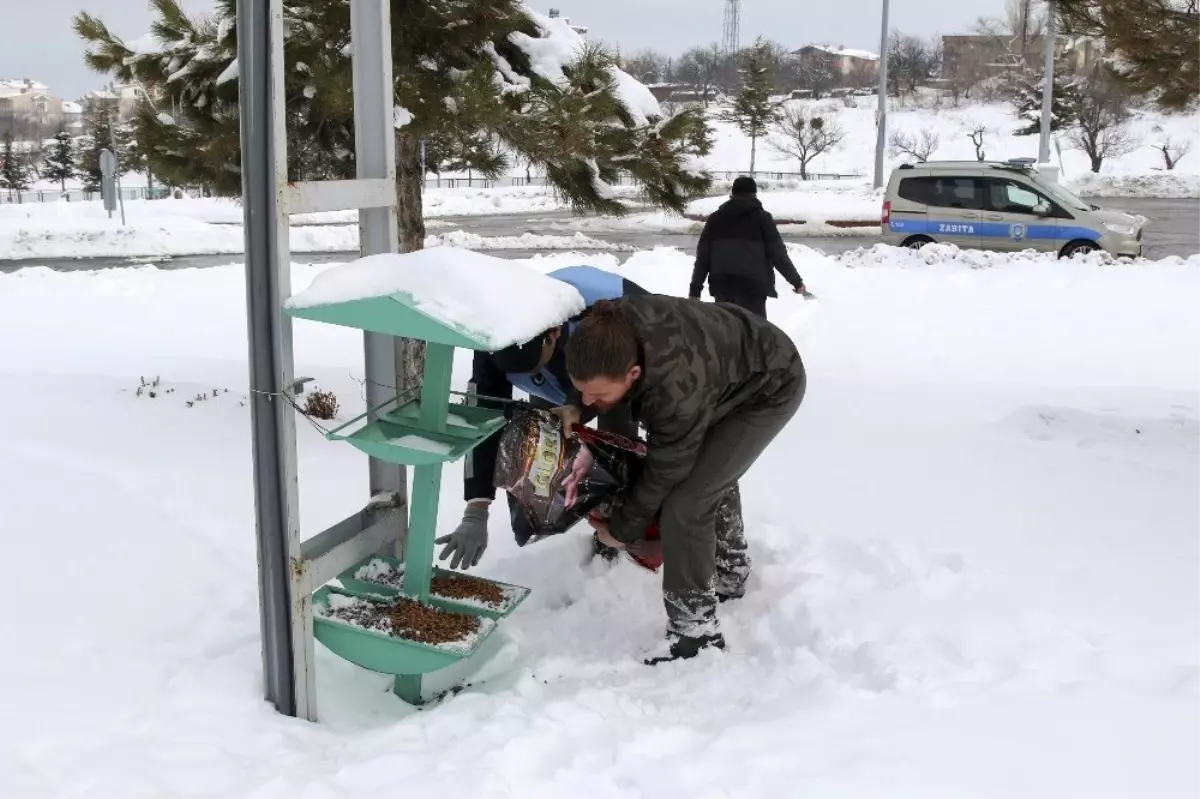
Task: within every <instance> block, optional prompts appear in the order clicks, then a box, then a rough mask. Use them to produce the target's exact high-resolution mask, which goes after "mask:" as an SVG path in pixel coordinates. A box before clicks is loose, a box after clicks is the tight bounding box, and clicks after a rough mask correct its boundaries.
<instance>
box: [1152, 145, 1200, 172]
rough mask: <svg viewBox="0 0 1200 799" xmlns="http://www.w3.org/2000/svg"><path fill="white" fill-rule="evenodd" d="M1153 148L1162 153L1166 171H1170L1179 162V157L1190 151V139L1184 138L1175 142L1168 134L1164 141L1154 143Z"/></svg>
mask: <svg viewBox="0 0 1200 799" xmlns="http://www.w3.org/2000/svg"><path fill="white" fill-rule="evenodd" d="M1154 149H1156V150H1158V151H1159V152H1161V153H1162V156H1163V163H1164V164H1166V167H1167V171H1170V170H1172V169H1174V168H1175V165H1176V164H1178V163H1179V159H1181V158H1183V157H1184V156H1185V155H1187V154H1188V153H1190V152H1191V151H1192V140H1191V139H1184V140H1183V141H1182V142H1176V141H1174V140H1172V139H1171V137H1170V136H1168V137H1167V138H1166V140H1165V141H1162V142H1159V143H1158V144H1156V145H1154Z"/></svg>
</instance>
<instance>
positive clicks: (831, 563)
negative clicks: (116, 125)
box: [0, 248, 1200, 797]
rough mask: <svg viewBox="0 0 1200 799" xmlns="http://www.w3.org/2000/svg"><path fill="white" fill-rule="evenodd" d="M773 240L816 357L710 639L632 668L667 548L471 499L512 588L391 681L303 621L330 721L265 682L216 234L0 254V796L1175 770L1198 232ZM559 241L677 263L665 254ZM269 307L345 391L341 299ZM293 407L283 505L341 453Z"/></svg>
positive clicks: (354, 374)
mask: <svg viewBox="0 0 1200 799" xmlns="http://www.w3.org/2000/svg"><path fill="white" fill-rule="evenodd" d="M793 252H794V254H795V257H796V260H797V266H798V267H799V268H800V271H801V273H802V274H803V275H804V276H805V278H806V279H807V281H808V282H809V284H810V286H811V288H812V289H813V291H814V292H815V293H816V294H817V295H818V297H820V299H819V300H817V301H807V302H806V301H804V300H802V299H801V298H799V297H796V296H795V295H788V296H785V297H781V298H780V299H779V300H772V301H771V302H770V304H769V313H770V314H771V317H772V319H773V320H774V321H775V322H776V323H777V324H779V325H780V326H781V327H783V329H785V330H786V331H787V332H788V333H789V334H790V335H791V336H792V338H793V339H794V340H795V341H796V343H797V345H798V346H799V348H800V350H801V352H802V353H803V355H804V358H805V362H806V365H807V366H808V371H809V392H808V395H807V397H806V398H805V401H804V405H803V406H802V408H801V410H800V412H799V414H798V415H797V417H796V419H795V421H794V422H793V423H792V424H791V425H790V426H789V427H788V429H786V430H785V431H784V432H783V433H782V434H781V436H780V438H779V440H778V441H776V442H775V443H774V444H773V445H772V447H771V448H770V449H768V451H767V452H766V453H765V454H764V456H763V458H762V459H761V460H760V461H759V463H757V464H756V465H755V466H754V467H753V468H752V469H751V470H750V472H749V473H748V474H747V475H746V477H745V479H744V480H743V481H742V493H743V501H744V506H745V513H746V522H747V538H748V539H749V544H750V555H751V557H752V559H753V561H754V573H753V575H752V577H751V579H750V584H749V591H748V594H747V596H746V597H745V598H744V599H742V600H739V601H737V602H731V603H727V604H725V605H722V606H721V607H720V610H719V614H720V616H721V620H722V624H723V626H724V629H725V633H726V636H727V638H728V641H729V648H728V650H727V651H726V652H724V653H710V654H706V655H704V656H702V657H700V658H698V659H696V660H694V661H690V662H687V663H681V664H674V665H668V666H663V667H660V668H657V669H653V670H651V669H647V668H645V667H643V666H642V665H640V663H639V657H640V656H642V655H644V654H646V652H647V650H649V649H651V648H652V647H653V646H655V645H656V644H657V642H658V639H659V637H660V636H661V634H662V625H663V612H662V605H661V594H660V583H661V581H660V579H659V578H658V577H657V576H654V575H650V574H649V573H647V572H645V571H644V570H642V569H640V568H638V567H636V566H634V565H632V564H628V563H624V562H620V561H618V562H617V563H615V564H613V565H607V564H603V563H599V562H588V560H587V554H588V553H589V552H590V548H591V545H590V540H589V538H588V536H587V535H585V534H583V533H580V534H578V535H564V536H557V537H555V539H553V540H548V541H544V542H540V543H537V544H534V545H531V546H529V547H526V548H523V549H520V548H518V547H517V546H516V544H515V542H514V541H513V539H512V536H511V531H510V530H509V529H508V525H507V518H506V514H505V513H503V512H499V511H497V512H493V513H492V515H491V525H492V526H491V533H492V536H491V540H490V542H489V543H490V546H489V548H488V551H487V554H486V556H485V558H484V560H483V562H482V563H481V564H480V567H479V569H478V571H477V572H473V573H480V574H482V575H484V576H488V577H494V578H496V579H499V580H502V581H504V582H507V583H512V584H516V585H525V586H529V587H531V588H532V589H533V593H532V594H531V595H530V596H529V598H528V599H527V600H526V602H525V603H524V604H523V605H522V607H521V608H520V609H519V610H518V611H517V612H516V613H514V614H513V615H512V616H511V617H510V618H509V619H507V620H505V621H504V622H502V623H501V625H500V627H499V629H498V630H496V631H495V632H494V633H493V635H492V636H491V637H490V638H488V639H487V640H486V641H485V642H483V643H482V644H481V648H482V649H483V650H485V652H484V655H485V656H484V657H481V658H480V660H479V661H476V662H468V664H466V665H464V666H463V667H462V668H461V669H460V670H459V671H458V672H457V673H455V674H454V675H453V676H454V677H455V678H457V679H461V680H464V681H466V682H470V683H472V687H470V688H468V689H466V690H465V691H464V692H462V693H460V694H459V695H457V696H455V697H453V698H451V699H449V700H447V701H446V702H445V703H443V704H442V705H440V706H437V707H435V708H431V709H429V710H427V711H422V712H417V711H413V710H411V709H409V708H407V707H405V706H404V705H403V704H402V703H400V702H399V701H398V700H397V699H396V698H394V697H393V696H392V695H390V694H389V693H388V682H389V680H388V678H387V677H384V676H381V675H378V674H373V673H370V672H366V671H364V670H362V669H359V668H357V667H355V666H353V665H351V664H349V663H346V662H344V661H342V660H339V659H338V658H337V657H335V656H333V655H332V654H331V653H329V652H328V651H327V650H325V649H324V648H323V647H320V646H318V647H317V664H316V665H317V670H316V671H317V673H316V680H317V687H318V691H319V709H320V714H321V722H320V723H319V724H305V723H301V722H296V721H294V720H289V719H284V718H281V717H279V716H277V715H276V714H275V713H274V712H273V711H272V710H271V709H270V707H269V706H267V705H265V704H264V703H263V701H262V692H261V684H260V678H259V675H260V670H261V650H260V643H259V621H258V598H257V593H256V589H255V586H256V571H257V566H256V558H255V546H254V535H253V530H254V518H255V512H254V501H253V494H252V491H251V475H252V468H251V461H250V451H249V442H248V440H247V435H248V434H247V431H248V429H249V424H250V414H249V408H248V407H246V404H245V403H246V391H245V384H246V374H247V369H246V339H245V334H246V331H245V320H244V307H245V289H244V283H243V269H242V267H241V266H240V265H236V264H235V265H230V266H228V267H221V268H213V269H185V270H175V271H159V270H156V269H153V268H138V269H121V270H107V271H98V272H74V273H59V272H53V271H51V270H48V269H26V270H22V271H19V272H17V273H14V274H11V275H0V340H3V341H6V342H19V346H8V347H0V379H2V380H3V383H4V387H5V390H4V391H3V392H0V415H2V416H3V417H4V418H6V419H8V420H12V421H13V423H10V424H9V425H8V427H7V428H6V430H5V433H4V444H3V451H4V457H3V458H0V484H2V485H4V487H5V492H4V501H3V502H0V529H2V530H5V531H7V532H9V535H8V536H7V538H6V543H7V545H8V555H9V559H10V561H11V562H12V563H14V564H18V565H20V564H44V563H53V564H54V578H55V579H54V585H53V590H46V584H45V576H44V575H43V574H42V573H41V570H40V569H31V568H12V569H10V570H9V572H8V573H7V575H6V580H7V589H8V591H9V593H10V596H13V597H23V598H30V597H36V602H26V603H24V605H23V606H20V607H16V606H14V607H10V608H9V610H8V611H7V612H6V613H4V614H0V640H3V641H4V642H5V646H6V647H7V650H6V651H10V652H12V653H18V654H19V656H10V657H6V658H3V659H0V707H2V708H3V709H4V711H3V712H4V720H5V722H6V723H5V724H4V725H3V728H0V794H3V795H6V796H8V795H13V796H24V795H53V796H65V795H81V794H87V795H120V796H134V795H136V796H143V795H147V796H149V795H154V796H162V795H179V794H188V795H199V794H204V795H213V796H216V795H222V796H227V795H236V796H247V795H259V796H266V795H270V796H276V795H285V794H291V795H296V796H325V795H333V794H337V795H349V796H365V795H372V796H394V795H406V796H407V795H412V796H439V797H442V796H444V797H451V796H472V797H478V796H697V795H705V796H710V795H711V796H716V795H730V796H798V795H834V794H836V795H839V796H883V795H887V796H895V795H909V796H982V795H988V796H1195V795H1197V794H1200V776H1198V775H1197V772H1196V767H1195V765H1196V760H1195V753H1196V751H1200V724H1198V723H1197V722H1198V721H1200V718H1198V715H1197V707H1198V705H1200V656H1198V654H1197V653H1198V651H1200V612H1198V609H1197V605H1196V602H1195V597H1196V587H1197V585H1198V584H1200V549H1198V544H1197V537H1196V531H1197V528H1198V527H1200V513H1198V508H1197V503H1196V485H1197V484H1198V483H1200V463H1198V460H1197V454H1196V453H1197V435H1198V433H1197V419H1198V418H1200V375H1198V374H1197V369H1196V365H1197V363H1200V316H1198V315H1197V314H1196V313H1195V308H1196V300H1197V297H1198V295H1200V270H1198V269H1197V265H1196V263H1195V261H1191V262H1181V261H1178V260H1171V261H1166V262H1142V263H1138V264H1135V265H1114V266H1106V265H1098V264H1095V263H1092V262H1090V261H1083V260H1081V261H1076V262H1048V261H1045V260H1042V259H1040V258H1028V257H1026V256H1023V255H1015V256H1008V258H1007V261H1006V263H1005V264H1004V265H1003V267H1002V268H991V269H974V268H969V265H967V264H961V263H957V262H955V261H953V260H949V261H944V262H939V263H938V264H935V265H932V266H928V265H923V264H913V265H911V267H910V265H909V262H908V259H910V258H913V257H914V256H913V254H911V253H907V252H901V251H896V250H894V251H891V254H892V256H893V260H892V261H890V262H888V261H881V263H880V264H879V265H877V266H875V267H873V268H854V269H849V268H846V267H845V266H843V265H841V264H839V263H838V262H837V261H835V260H834V259H832V258H828V257H825V256H822V255H820V254H819V253H816V252H814V251H811V250H805V249H803V248H795V249H794V250H793ZM931 252H932V251H931ZM588 260H589V261H590V262H591V263H593V264H595V265H598V266H602V267H605V268H610V269H615V270H618V271H620V273H621V274H623V275H625V276H627V277H629V278H631V279H633V280H636V281H637V282H639V283H641V284H642V285H644V286H645V287H646V288H648V289H650V290H652V291H660V292H666V293H676V294H677V293H680V292H683V291H685V290H686V287H687V281H688V277H689V276H690V270H691V264H690V259H689V258H688V257H687V256H686V255H684V254H683V253H680V252H677V251H674V250H667V249H664V250H656V251H649V252H639V253H636V254H635V255H634V256H632V257H631V258H630V259H629V260H628V261H627V262H626V263H625V264H623V265H620V266H618V265H617V259H616V257H615V256H614V255H611V254H601V255H596V256H592V257H591V258H590V259H588ZM570 263H580V261H579V259H578V257H577V256H569V255H567V254H561V253H559V254H554V255H549V256H546V257H542V258H538V259H534V260H532V261H530V262H528V265H529V266H531V267H532V268H534V269H536V270H539V271H548V270H550V269H553V268H556V267H559V266H563V265H567V264H570ZM334 269H336V267H334ZM327 271H329V269H328V268H323V267H316V266H297V267H296V268H295V270H294V273H293V281H294V285H295V286H296V287H297V289H300V290H303V289H304V288H305V287H306V286H308V285H309V284H310V283H312V282H313V281H314V279H315V278H317V277H318V276H319V275H321V274H323V273H325V272H327ZM519 299H520V300H521V301H520V302H518V303H515V304H512V305H511V306H510V307H509V309H508V312H509V314H510V315H514V316H515V315H523V314H524V313H525V312H526V310H527V299H528V298H524V297H522V298H519ZM294 332H295V342H294V344H295V346H294V350H295V357H296V372H297V374H303V375H306V376H313V377H315V378H316V380H317V383H318V384H319V385H320V386H321V387H322V388H325V389H329V390H333V391H335V392H336V393H337V394H338V396H339V397H340V398H341V399H342V400H343V402H342V405H343V406H344V407H345V408H346V409H347V413H350V412H351V411H354V412H357V409H358V408H360V407H361V405H360V403H364V402H365V400H363V399H362V392H363V389H362V386H361V385H360V383H359V382H358V381H357V378H361V376H362V358H363V349H362V337H361V335H358V334H357V332H356V331H353V330H350V329H344V328H337V327H333V326H329V325H321V324H316V323H312V322H306V321H303V320H298V321H297V322H296V323H295V325H294ZM469 372H470V353H466V352H462V353H460V355H459V357H458V359H457V360H456V364H455V372H454V387H455V388H456V389H463V388H465V386H466V382H467V379H468V376H469ZM160 373H161V374H162V377H163V382H162V384H161V385H162V389H163V391H162V392H160V393H159V394H158V395H157V397H156V398H150V397H149V396H148V395H147V394H146V393H145V392H142V393H140V394H139V393H138V392H137V391H136V389H137V387H138V385H139V380H138V377H139V375H141V376H145V375H148V374H149V375H151V376H153V375H157V374H160ZM216 387H220V388H229V389H230V391H229V393H221V394H219V395H218V396H217V397H215V398H211V399H209V400H208V401H206V402H195V403H194V404H193V405H192V406H191V407H189V406H188V405H187V404H186V401H187V400H189V399H190V398H192V397H194V396H197V395H199V394H200V393H201V392H205V393H211V392H212V390H213V389H214V388H216ZM170 389H175V391H174V392H171V393H165V392H167V391H169V390H170ZM296 432H297V436H296V437H297V444H296V445H297V450H298V453H299V462H300V503H299V504H300V509H301V526H302V529H303V530H304V532H305V535H306V536H308V535H313V534H315V533H316V532H318V531H319V530H321V529H323V528H324V527H326V526H328V525H330V524H333V523H335V522H337V521H339V520H341V519H343V518H345V517H346V516H347V515H349V514H351V513H353V512H355V511H357V510H359V509H360V508H361V506H362V502H363V500H364V499H365V498H366V496H367V495H366V494H365V493H364V490H365V489H366V487H367V485H368V482H367V480H368V467H367V461H366V459H365V458H364V457H362V455H361V454H360V453H358V452H357V451H355V450H354V449H353V448H351V447H347V446H345V445H343V444H338V443H334V442H329V441H327V440H325V439H324V437H323V436H322V434H321V433H320V432H319V431H317V430H315V429H313V428H312V427H311V426H309V425H308V424H306V423H305V422H304V421H303V419H300V418H299V417H298V418H297V431H296ZM461 478H462V464H461V463H458V464H454V465H452V466H450V467H448V468H447V469H446V472H445V477H444V480H443V481H442V489H443V493H442V499H441V507H440V512H439V523H440V531H439V532H440V533H442V534H444V533H448V532H450V531H451V530H452V529H453V528H454V526H455V525H456V524H457V523H458V519H459V518H460V514H461V512H462V493H461ZM64 487H65V490H66V492H67V496H69V501H65V502H64V501H63V500H64ZM500 507H501V508H502V507H503V505H502V503H501V506H500ZM47 509H53V512H52V513H50V514H49V515H48V513H47ZM47 520H49V521H50V523H49V524H47ZM67 553H69V554H67ZM64 620H67V621H66V622H65V623H64ZM449 676H450V675H435V676H431V677H430V678H428V683H429V684H431V685H436V684H438V681H439V680H441V681H442V682H441V684H443V685H444V684H445V681H446V680H448V679H449ZM797 753H802V756H797ZM65 765H69V767H65Z"/></svg>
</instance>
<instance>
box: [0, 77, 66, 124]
mask: <svg viewBox="0 0 1200 799" xmlns="http://www.w3.org/2000/svg"><path fill="white" fill-rule="evenodd" d="M62 116H63V109H62V100H61V99H60V98H58V97H55V96H54V95H53V94H51V93H50V89H49V87H47V86H46V85H45V84H44V83H38V82H37V81H35V80H32V79H30V78H21V79H20V80H0V131H13V132H14V133H15V134H17V135H19V136H22V137H24V136H33V137H41V136H45V135H47V132H49V133H53V132H54V131H55V130H57V128H58V126H59V125H60V124H61V123H62Z"/></svg>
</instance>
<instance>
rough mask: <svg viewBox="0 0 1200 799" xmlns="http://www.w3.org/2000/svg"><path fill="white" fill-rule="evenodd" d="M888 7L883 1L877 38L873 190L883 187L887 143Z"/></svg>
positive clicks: (886, 0) (887, 3)
mask: <svg viewBox="0 0 1200 799" xmlns="http://www.w3.org/2000/svg"><path fill="white" fill-rule="evenodd" d="M888 5H889V0H883V32H882V33H881V34H880V37H879V70H878V72H879V110H878V111H877V112H876V113H877V114H878V117H879V118H878V120H877V122H878V127H879V132H878V135H877V136H876V138H875V188H877V189H878V188H879V187H880V186H882V185H883V148H884V145H885V144H886V143H887V100H888V95H887V80H888V68H887V62H888V57H887V50H888Z"/></svg>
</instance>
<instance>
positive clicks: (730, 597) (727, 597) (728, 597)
mask: <svg viewBox="0 0 1200 799" xmlns="http://www.w3.org/2000/svg"><path fill="white" fill-rule="evenodd" d="M744 596H745V594H744V593H742V594H720V593H718V594H717V601H718V602H720V603H721V604H722V605H724V604H725V603H726V602H732V601H734V600H735V599H741V598H742V597H744Z"/></svg>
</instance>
